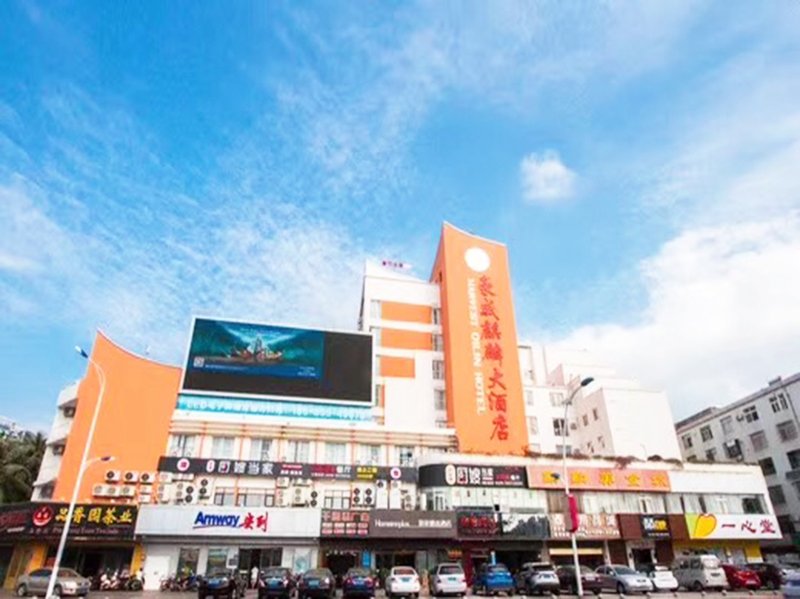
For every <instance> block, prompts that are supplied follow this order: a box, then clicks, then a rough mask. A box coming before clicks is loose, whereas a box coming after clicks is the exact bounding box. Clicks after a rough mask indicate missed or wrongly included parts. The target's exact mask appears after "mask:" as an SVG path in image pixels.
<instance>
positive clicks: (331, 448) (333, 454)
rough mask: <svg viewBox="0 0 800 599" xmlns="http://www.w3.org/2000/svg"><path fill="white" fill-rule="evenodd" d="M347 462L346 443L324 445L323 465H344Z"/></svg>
mask: <svg viewBox="0 0 800 599" xmlns="http://www.w3.org/2000/svg"><path fill="white" fill-rule="evenodd" d="M346 461H347V444H346V443H325V463H327V464H344V463H345V462H346Z"/></svg>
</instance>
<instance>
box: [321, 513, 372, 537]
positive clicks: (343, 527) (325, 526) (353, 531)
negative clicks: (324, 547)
mask: <svg viewBox="0 0 800 599" xmlns="http://www.w3.org/2000/svg"><path fill="white" fill-rule="evenodd" d="M321 518H322V521H321V525H320V536H321V537H350V538H362V537H367V536H368V535H369V534H370V519H371V512H370V511H363V510H322V514H321Z"/></svg>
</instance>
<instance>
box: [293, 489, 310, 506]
mask: <svg viewBox="0 0 800 599" xmlns="http://www.w3.org/2000/svg"><path fill="white" fill-rule="evenodd" d="M291 497H292V505H294V506H305V505H306V504H307V503H308V493H307V492H306V489H303V488H298V487H295V488H294V489H292V492H291Z"/></svg>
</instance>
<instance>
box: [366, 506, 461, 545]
mask: <svg viewBox="0 0 800 599" xmlns="http://www.w3.org/2000/svg"><path fill="white" fill-rule="evenodd" d="M455 533H456V517H455V514H454V513H453V512H424V511H406V510H372V516H371V519H370V526H369V536H371V537H375V538H414V539H451V538H453V537H454V536H455Z"/></svg>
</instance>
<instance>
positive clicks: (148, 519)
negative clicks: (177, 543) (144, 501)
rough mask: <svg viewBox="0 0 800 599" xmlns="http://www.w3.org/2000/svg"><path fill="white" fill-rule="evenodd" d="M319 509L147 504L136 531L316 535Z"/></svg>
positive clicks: (173, 534)
mask: <svg viewBox="0 0 800 599" xmlns="http://www.w3.org/2000/svg"><path fill="white" fill-rule="evenodd" d="M319 530H320V510H318V509H314V508H284V509H279V508H275V509H253V508H224V507H216V506H202V507H201V506H179V505H147V506H142V507H141V509H140V511H139V519H138V520H137V523H136V534H137V535H145V536H169V537H191V536H205V537H208V536H217V537H261V538H264V537H287V538H288V537H291V538H305V537H318V536H319Z"/></svg>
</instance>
